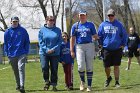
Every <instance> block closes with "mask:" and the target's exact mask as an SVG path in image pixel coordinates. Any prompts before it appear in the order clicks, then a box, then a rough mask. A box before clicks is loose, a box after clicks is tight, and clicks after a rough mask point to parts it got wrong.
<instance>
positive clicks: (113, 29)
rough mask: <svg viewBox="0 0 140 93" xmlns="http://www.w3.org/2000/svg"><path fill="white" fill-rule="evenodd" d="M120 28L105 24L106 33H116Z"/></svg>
mask: <svg viewBox="0 0 140 93" xmlns="http://www.w3.org/2000/svg"><path fill="white" fill-rule="evenodd" d="M117 30H118V27H116V26H105V27H104V31H105V33H112V34H113V33H116V31H117Z"/></svg>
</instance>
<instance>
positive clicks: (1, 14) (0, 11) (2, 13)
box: [0, 0, 15, 32]
mask: <svg viewBox="0 0 140 93" xmlns="http://www.w3.org/2000/svg"><path fill="white" fill-rule="evenodd" d="M14 10H15V7H14V6H13V0H7V1H5V0H1V2H0V24H1V25H0V31H3V32H4V31H5V29H7V28H8V23H7V22H6V20H7V19H8V18H9V17H10V16H11V14H12V13H14Z"/></svg>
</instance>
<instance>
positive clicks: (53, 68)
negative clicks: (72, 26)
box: [38, 16, 62, 91]
mask: <svg viewBox="0 0 140 93" xmlns="http://www.w3.org/2000/svg"><path fill="white" fill-rule="evenodd" d="M38 39H39V54H40V62H41V67H42V72H43V78H44V81H45V87H44V90H48V89H49V87H50V85H52V86H53V88H52V90H53V91H57V88H56V86H57V80H58V75H57V73H58V63H59V60H60V46H61V42H62V37H61V30H60V29H59V28H58V27H56V26H55V17H54V16H47V17H46V24H45V25H44V26H43V27H42V28H41V29H40V31H39V34H38ZM49 69H50V71H49ZM50 72H51V73H50Z"/></svg>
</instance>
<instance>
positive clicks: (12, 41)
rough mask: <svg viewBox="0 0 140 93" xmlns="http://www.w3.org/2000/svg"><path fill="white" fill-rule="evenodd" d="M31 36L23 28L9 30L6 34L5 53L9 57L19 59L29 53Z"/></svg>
mask: <svg viewBox="0 0 140 93" xmlns="http://www.w3.org/2000/svg"><path fill="white" fill-rule="evenodd" d="M29 45H30V40H29V35H28V33H27V31H26V29H24V28H23V27H21V26H20V25H18V27H16V28H13V27H10V28H8V29H7V30H6V31H5V33H4V51H5V54H6V55H7V56H8V57H18V56H21V55H23V54H28V52H29Z"/></svg>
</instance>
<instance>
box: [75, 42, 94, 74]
mask: <svg viewBox="0 0 140 93" xmlns="http://www.w3.org/2000/svg"><path fill="white" fill-rule="evenodd" d="M94 55H95V46H94V44H93V43H87V44H77V45H76V59H77V64H78V71H80V72H83V71H85V67H86V71H87V72H92V71H93V59H94Z"/></svg>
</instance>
